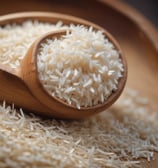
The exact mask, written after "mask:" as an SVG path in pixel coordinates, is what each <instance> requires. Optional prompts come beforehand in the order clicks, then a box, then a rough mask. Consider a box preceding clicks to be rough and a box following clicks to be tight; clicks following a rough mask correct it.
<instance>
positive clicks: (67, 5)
mask: <svg viewBox="0 0 158 168" xmlns="http://www.w3.org/2000/svg"><path fill="white" fill-rule="evenodd" d="M0 5H1V9H0V14H7V13H11V12H18V11H22V12H23V11H49V12H60V13H66V14H71V15H75V16H79V17H82V18H84V19H88V20H90V21H93V22H95V23H97V24H99V25H100V26H103V27H104V28H106V29H107V30H108V31H109V32H111V33H112V34H113V35H114V36H115V37H116V39H117V40H118V41H119V43H120V44H121V47H122V48H123V50H124V52H125V55H126V57H127V62H128V67H129V71H128V80H127V87H132V88H134V89H138V90H139V91H140V94H141V95H142V96H147V97H148V98H149V99H150V102H151V110H154V111H158V104H157V100H158V89H157V86H158V34H157V30H156V29H155V28H154V27H153V26H152V25H151V23H150V22H149V21H148V20H146V19H145V18H144V17H143V16H142V15H141V14H139V13H138V12H137V11H135V10H134V9H132V8H131V7H129V6H128V5H126V4H124V3H122V2H121V1H119V0H100V1H95V0H80V1H75V0H64V1H63V0H53V1H52V0H38V1H37V0H32V1H31V0H28V1H20V0H12V1H9V0H5V1H1V2H0ZM142 165H143V166H144V167H145V168H157V167H158V166H157V165H158V155H157V154H156V158H155V160H154V161H152V162H144V161H143V162H142Z"/></svg>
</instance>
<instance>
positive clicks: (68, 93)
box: [37, 25, 123, 109]
mask: <svg viewBox="0 0 158 168" xmlns="http://www.w3.org/2000/svg"><path fill="white" fill-rule="evenodd" d="M69 29H70V31H68V32H67V34H66V35H63V36H62V37H61V38H60V39H47V40H46V42H43V43H42V44H41V46H40V48H39V54H38V55H37V63H38V64H37V65H38V73H39V78H40V80H41V82H42V84H43V86H44V88H45V89H46V90H47V91H48V93H50V95H51V96H53V97H57V98H60V99H61V100H63V101H65V102H66V103H68V104H69V105H73V106H75V107H77V108H78V109H80V107H90V106H94V105H97V104H99V103H103V102H105V101H106V99H107V98H108V97H109V96H110V95H111V93H112V92H113V91H116V90H117V85H118V79H119V78H120V77H121V76H122V74H121V73H122V71H123V65H122V62H121V59H120V58H119V52H118V51H117V50H116V49H115V48H114V46H113V44H112V43H111V42H110V41H109V40H108V39H107V38H106V37H105V35H104V34H103V33H102V32H101V31H95V30H93V28H92V27H90V28H86V27H84V26H73V25H72V26H70V27H69Z"/></svg>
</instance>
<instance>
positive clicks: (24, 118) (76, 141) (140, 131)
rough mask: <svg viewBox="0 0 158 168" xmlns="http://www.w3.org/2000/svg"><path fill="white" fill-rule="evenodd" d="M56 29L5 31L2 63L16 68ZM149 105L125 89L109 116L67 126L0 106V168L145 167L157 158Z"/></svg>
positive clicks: (0, 42) (0, 32) (0, 33)
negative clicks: (31, 47) (43, 36)
mask: <svg viewBox="0 0 158 168" xmlns="http://www.w3.org/2000/svg"><path fill="white" fill-rule="evenodd" d="M38 26H39V28H38ZM26 27H27V28H26ZM56 27H61V24H59V23H58V24H57V25H51V24H46V23H39V22H32V21H27V22H24V23H23V24H22V25H21V26H18V25H7V26H4V27H1V28H0V61H1V63H3V64H7V65H8V66H10V67H12V68H17V67H18V66H19V65H20V62H21V60H22V59H23V57H24V55H25V52H26V50H27V48H28V46H29V45H30V43H31V42H32V41H33V40H34V39H35V38H36V37H37V36H38V35H39V34H40V35H41V33H39V32H43V33H45V31H50V30H52V28H53V29H55V28H56ZM36 31H37V32H36ZM33 32H34V33H33ZM21 51H22V52H21ZM148 105H149V102H148V100H147V99H146V98H142V97H140V95H139V93H138V92H137V91H135V90H131V89H127V90H126V91H125V92H124V95H122V97H121V98H120V99H119V101H118V102H117V103H116V104H115V105H114V106H113V107H111V108H110V109H109V110H108V111H106V112H104V113H102V114H99V115H97V116H93V117H91V118H88V119H85V120H79V121H64V120H55V119H43V118H40V117H39V116H36V115H34V114H27V112H26V113H25V112H24V111H23V110H22V109H16V108H14V105H13V106H12V107H11V106H7V105H6V104H5V102H4V103H3V105H0V167H1V168H22V167H27V168H40V167H41V168H43V167H44V168H52V167H58V168H69V167H73V168H88V167H89V168H92V167H94V168H95V167H97V168H103V167H111V168H130V167H132V168H134V167H141V164H140V162H141V161H140V160H139V159H141V158H144V159H146V160H147V161H150V160H152V159H154V151H157V152H158V129H157V128H158V122H157V121H158V116H157V113H156V112H153V113H152V112H151V111H150V109H148Z"/></svg>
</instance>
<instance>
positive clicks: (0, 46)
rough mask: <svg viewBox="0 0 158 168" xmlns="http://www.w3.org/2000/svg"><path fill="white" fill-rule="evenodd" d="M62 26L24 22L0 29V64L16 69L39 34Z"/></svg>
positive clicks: (59, 23)
mask: <svg viewBox="0 0 158 168" xmlns="http://www.w3.org/2000/svg"><path fill="white" fill-rule="evenodd" d="M61 26H62V23H61V22H58V23H57V24H55V25H54V24H50V23H40V22H38V21H33V22H32V21H25V22H23V23H22V24H21V25H18V24H11V25H10V24H8V25H6V26H3V27H2V26H1V27H0V62H1V64H4V65H7V66H10V67H11V68H18V67H19V66H20V63H21V60H22V59H23V58H24V56H25V54H26V51H27V49H28V48H29V47H30V45H31V44H32V42H33V41H34V40H35V39H36V38H37V37H39V36H40V35H41V34H44V33H47V32H49V31H53V30H57V29H59V28H60V27H61Z"/></svg>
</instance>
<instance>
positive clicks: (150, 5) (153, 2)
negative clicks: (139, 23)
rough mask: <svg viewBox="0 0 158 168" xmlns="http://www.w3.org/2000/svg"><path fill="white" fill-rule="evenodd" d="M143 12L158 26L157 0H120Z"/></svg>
mask: <svg viewBox="0 0 158 168" xmlns="http://www.w3.org/2000/svg"><path fill="white" fill-rule="evenodd" d="M122 1H123V2H126V3H128V4H130V5H131V6H133V7H134V8H135V9H137V10H138V11H139V12H141V13H142V14H144V15H145V16H146V17H147V18H148V19H149V20H150V21H151V22H152V23H153V24H154V25H155V26H156V27H157V28H158V0H122Z"/></svg>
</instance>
